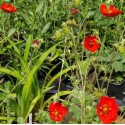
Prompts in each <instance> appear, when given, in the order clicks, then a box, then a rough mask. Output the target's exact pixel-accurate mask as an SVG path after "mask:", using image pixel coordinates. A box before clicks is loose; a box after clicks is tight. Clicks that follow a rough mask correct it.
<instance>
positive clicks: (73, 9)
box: [71, 8, 79, 14]
mask: <svg viewBox="0 0 125 125" xmlns="http://www.w3.org/2000/svg"><path fill="white" fill-rule="evenodd" d="M78 12H79V10H77V9H76V8H72V9H71V13H72V14H77V13H78Z"/></svg>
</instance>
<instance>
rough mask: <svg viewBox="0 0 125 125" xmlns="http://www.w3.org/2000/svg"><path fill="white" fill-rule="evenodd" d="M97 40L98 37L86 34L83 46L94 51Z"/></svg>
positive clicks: (96, 48) (96, 46)
mask: <svg viewBox="0 0 125 125" xmlns="http://www.w3.org/2000/svg"><path fill="white" fill-rule="evenodd" d="M97 41H98V38H97V37H96V36H88V37H86V38H85V40H84V44H83V46H84V47H85V48H86V49H87V50H89V51H91V52H96V51H97V50H98V48H99V44H98V43H97Z"/></svg>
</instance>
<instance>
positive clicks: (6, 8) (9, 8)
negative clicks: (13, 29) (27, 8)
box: [0, 2, 17, 13]
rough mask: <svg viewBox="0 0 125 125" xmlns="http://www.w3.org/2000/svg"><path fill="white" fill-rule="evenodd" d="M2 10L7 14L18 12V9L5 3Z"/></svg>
mask: <svg viewBox="0 0 125 125" xmlns="http://www.w3.org/2000/svg"><path fill="white" fill-rule="evenodd" d="M0 8H1V9H2V10H3V11H5V12H7V13H13V12H16V11H17V9H16V8H15V7H14V6H13V5H11V4H7V3H5V2H4V3H2V5H1V7H0Z"/></svg>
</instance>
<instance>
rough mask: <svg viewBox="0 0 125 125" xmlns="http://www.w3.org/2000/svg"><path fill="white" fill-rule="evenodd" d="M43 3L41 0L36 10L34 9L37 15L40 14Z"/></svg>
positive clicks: (43, 0)
mask: <svg viewBox="0 0 125 125" xmlns="http://www.w3.org/2000/svg"><path fill="white" fill-rule="evenodd" d="M44 2H45V0H41V1H40V2H39V4H38V6H37V8H36V12H37V13H38V12H40V11H41V9H42V8H43V5H44Z"/></svg>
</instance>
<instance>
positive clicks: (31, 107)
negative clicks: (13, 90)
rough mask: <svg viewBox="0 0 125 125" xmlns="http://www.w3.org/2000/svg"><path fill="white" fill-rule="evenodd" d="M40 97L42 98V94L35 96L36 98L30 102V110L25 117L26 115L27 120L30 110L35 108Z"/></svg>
mask: <svg viewBox="0 0 125 125" xmlns="http://www.w3.org/2000/svg"><path fill="white" fill-rule="evenodd" d="M39 98H40V95H39V96H37V97H35V98H34V99H33V100H32V102H31V103H30V105H29V109H28V111H27V113H26V114H25V117H24V119H25V120H26V119H27V118H28V116H29V114H30V112H31V111H32V109H33V108H34V106H35V104H36V102H37V101H38V100H39Z"/></svg>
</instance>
